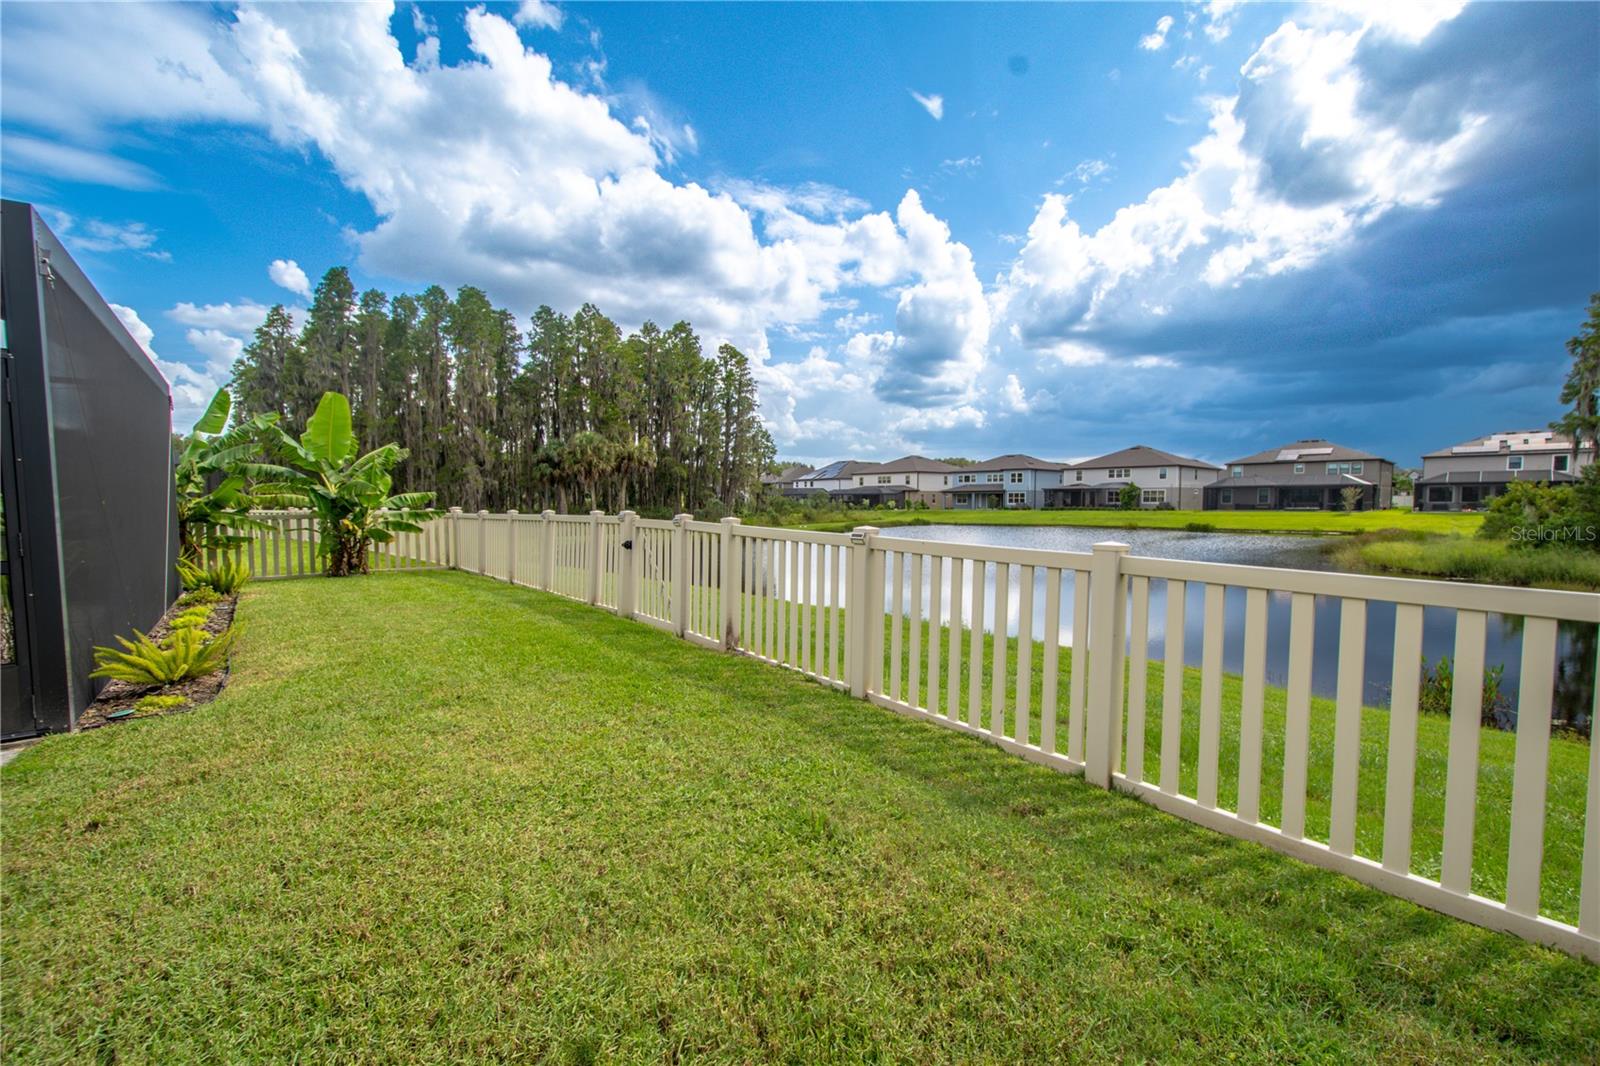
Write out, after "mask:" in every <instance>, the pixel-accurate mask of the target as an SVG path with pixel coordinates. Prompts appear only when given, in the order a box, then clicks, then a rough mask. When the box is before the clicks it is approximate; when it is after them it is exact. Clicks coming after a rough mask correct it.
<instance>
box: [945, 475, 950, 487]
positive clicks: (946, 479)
mask: <svg viewBox="0 0 1600 1066" xmlns="http://www.w3.org/2000/svg"><path fill="white" fill-rule="evenodd" d="M944 483H945V484H946V485H948V484H950V475H949V474H946V475H945V476H944Z"/></svg>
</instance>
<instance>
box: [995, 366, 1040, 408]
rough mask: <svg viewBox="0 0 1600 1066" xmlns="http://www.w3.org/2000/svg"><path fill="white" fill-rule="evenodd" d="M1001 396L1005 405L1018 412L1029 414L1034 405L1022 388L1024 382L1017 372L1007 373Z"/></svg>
mask: <svg viewBox="0 0 1600 1066" xmlns="http://www.w3.org/2000/svg"><path fill="white" fill-rule="evenodd" d="M1000 398H1001V399H1002V400H1004V401H1005V405H1006V406H1007V407H1009V408H1011V410H1013V411H1015V412H1017V413H1018V414H1027V413H1028V411H1030V410H1032V408H1033V405H1032V404H1031V403H1029V402H1028V395H1027V393H1025V392H1024V391H1023V389H1022V382H1021V380H1020V379H1018V377H1017V375H1015V374H1007V375H1006V383H1005V387H1004V388H1002V389H1001V390H1000Z"/></svg>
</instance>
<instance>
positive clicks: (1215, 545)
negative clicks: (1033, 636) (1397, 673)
mask: <svg viewBox="0 0 1600 1066" xmlns="http://www.w3.org/2000/svg"><path fill="white" fill-rule="evenodd" d="M882 536H883V537H885V538H892V539H911V540H931V541H941V542H946V543H955V544H986V545H994V546H997V547H1007V548H1034V549H1044V550H1050V551H1071V552H1087V551H1089V550H1090V549H1091V548H1092V547H1093V545H1094V544H1096V543H1098V542H1101V541H1107V540H1116V541H1121V542H1122V543H1125V544H1127V545H1129V546H1130V548H1131V550H1132V553H1133V554H1135V555H1147V556H1155V557H1159V558H1166V559H1183V560H1188V561H1192V562H1211V563H1233V564H1238V565H1244V566H1274V567H1283V568H1286V569H1295V570H1332V569H1335V566H1334V564H1333V563H1332V562H1331V560H1330V557H1329V555H1328V553H1326V552H1325V551H1324V550H1323V545H1322V543H1321V542H1320V541H1319V540H1318V539H1316V538H1308V537H1304V536H1293V535H1290V536H1270V535H1262V534H1243V533H1239V534H1230V533H1189V532H1184V531H1182V530H1172V529H1097V528H1086V527H1070V526H979V525H970V526H969V525H960V526H957V525H928V526H912V527H904V528H900V529H886V530H884V531H883V533H882ZM994 575H995V568H994V567H993V566H992V565H991V566H990V567H988V568H987V570H986V573H985V575H984V599H985V603H986V604H987V605H988V608H989V612H988V614H986V616H985V617H986V618H992V617H993V606H994V581H995V577H994ZM1018 580H1019V577H1018V576H1016V575H1013V577H1012V579H1011V581H1012V585H1011V589H1010V595H1008V596H1007V597H1006V599H1007V604H1008V607H1009V612H1010V617H1009V618H1008V619H1007V620H1006V625H1007V627H1008V633H1010V634H1012V635H1015V634H1016V633H1017V631H1018V619H1017V613H1016V612H1017V609H1018V604H1019V603H1020V602H1021V597H1020V595H1019V594H1018V589H1017V588H1016V583H1017V581H1018ZM926 581H927V579H926V578H925V579H924V583H926ZM1165 584H1166V583H1165V582H1163V581H1159V580H1157V581H1152V582H1151V587H1150V646H1149V650H1150V656H1151V658H1152V659H1156V658H1164V647H1163V644H1164V642H1165V632H1164V628H1165V622H1166V588H1165ZM1072 593H1073V588H1072V582H1070V581H1069V582H1067V583H1066V586H1065V587H1064V588H1063V589H1062V594H1061V620H1060V625H1061V639H1062V641H1063V643H1065V642H1066V641H1067V640H1068V639H1069V634H1070V633H1071V630H1072V626H1073V620H1074V617H1075V613H1076V612H1075V610H1074V603H1073V596H1072ZM970 597H971V591H970V589H963V602H964V603H965V602H968V601H970ZM1289 601H1290V596H1289V594H1288V593H1272V594H1271V595H1270V596H1269V599H1268V605H1267V612H1268V626H1267V632H1268V638H1267V681H1268V683H1269V684H1273V685H1280V686H1281V685H1283V684H1285V683H1286V681H1287V680H1288V672H1289V666H1288V664H1289ZM1033 602H1034V629H1033V632H1035V633H1040V632H1043V628H1042V626H1043V618H1044V602H1045V597H1044V596H1043V595H1042V593H1041V594H1038V595H1035V596H1034V597H1033ZM1225 611H1226V614H1225V618H1226V637H1225V640H1224V644H1223V669H1224V670H1226V671H1227V672H1228V673H1230V674H1239V673H1241V672H1242V670H1243V665H1244V613H1245V590H1243V589H1240V588H1228V589H1227V590H1226V608H1225ZM950 617H951V614H950V607H949V603H948V599H946V608H945V610H944V612H943V618H942V619H941V621H945V622H948V621H949V619H950ZM963 617H971V614H970V612H968V613H966V614H964V615H963ZM1184 623H1185V626H1184V628H1185V633H1184V636H1185V640H1184V661H1185V663H1186V664H1187V665H1190V666H1196V667H1197V666H1199V665H1200V655H1201V647H1202V640H1201V633H1202V630H1203V627H1204V597H1202V596H1199V595H1193V594H1191V595H1190V596H1188V597H1187V598H1186V601H1185V604H1184ZM1454 640H1455V612H1453V611H1448V610H1440V609H1428V610H1426V611H1425V612H1424V614H1423V645H1422V649H1423V655H1424V657H1425V658H1426V659H1427V660H1428V661H1429V662H1430V663H1432V664H1434V665H1435V666H1436V665H1437V664H1438V662H1439V659H1440V658H1441V657H1443V656H1448V655H1451V654H1452V653H1453V651H1454ZM1314 643H1315V654H1314V655H1313V658H1312V671H1311V687H1312V691H1313V692H1314V693H1315V694H1316V695H1318V696H1323V697H1327V698H1330V699H1331V698H1332V697H1333V696H1334V691H1335V688H1336V686H1337V681H1338V676H1337V675H1338V665H1339V656H1338V646H1339V604H1338V602H1337V601H1336V600H1334V599H1331V598H1328V597H1322V596H1319V597H1317V598H1316V610H1315V637H1314ZM1558 648H1559V655H1558V674H1557V677H1556V679H1555V701H1556V702H1555V707H1554V712H1553V713H1554V720H1555V722H1556V723H1557V724H1558V727H1563V728H1567V729H1571V730H1575V731H1577V732H1581V733H1584V734H1587V733H1588V732H1589V730H1590V718H1591V715H1592V710H1593V705H1594V682H1595V656H1596V650H1597V649H1596V627H1594V626H1586V625H1580V624H1575V623H1572V624H1567V623H1564V624H1563V625H1562V627H1561V630H1560V637H1559V643H1558ZM1521 658H1522V634H1521V619H1518V618H1510V617H1507V616H1503V615H1490V616H1489V627H1488V637H1487V644H1486V647H1485V658H1484V665H1485V668H1486V669H1488V670H1493V669H1495V668H1499V669H1501V670H1503V671H1504V672H1503V674H1502V675H1501V679H1500V686H1499V687H1500V698H1501V700H1502V701H1503V703H1502V705H1501V706H1500V707H1499V709H1498V712H1497V714H1496V715H1495V716H1494V722H1495V724H1497V725H1499V726H1500V727H1502V728H1510V727H1512V726H1513V725H1515V722H1516V701H1517V692H1518V689H1519V683H1520V678H1521V673H1520V671H1521ZM1393 668H1394V605H1393V604H1384V603H1372V604H1371V605H1370V608H1369V610H1368V612H1367V649H1366V671H1365V678H1364V683H1363V692H1364V700H1363V702H1365V703H1366V704H1367V705H1368V706H1373V707H1387V706H1388V704H1389V686H1390V680H1391V677H1392V673H1393Z"/></svg>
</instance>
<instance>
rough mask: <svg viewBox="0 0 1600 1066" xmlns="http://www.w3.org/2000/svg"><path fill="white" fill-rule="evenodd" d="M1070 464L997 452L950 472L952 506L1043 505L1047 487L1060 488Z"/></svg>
mask: <svg viewBox="0 0 1600 1066" xmlns="http://www.w3.org/2000/svg"><path fill="white" fill-rule="evenodd" d="M1066 469H1067V464H1066V463H1052V462H1050V461H1049V460H1048V459H1036V458H1034V457H1033V456H1031V455H997V456H995V457H994V458H993V459H988V460H985V461H984V462H981V463H974V464H973V465H972V466H963V467H958V468H957V469H956V470H954V471H953V472H952V473H951V474H950V506H951V507H953V508H956V509H958V510H972V509H975V508H983V507H1043V506H1044V505H1045V490H1047V489H1051V488H1056V487H1059V486H1060V484H1061V474H1062V471H1064V470H1066Z"/></svg>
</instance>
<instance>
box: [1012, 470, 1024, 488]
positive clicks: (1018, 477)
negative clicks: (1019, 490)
mask: <svg viewBox="0 0 1600 1066" xmlns="http://www.w3.org/2000/svg"><path fill="white" fill-rule="evenodd" d="M1011 483H1012V484H1013V485H1020V484H1022V471H1020V470H1013V471H1011Z"/></svg>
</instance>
